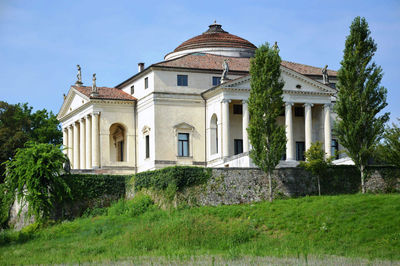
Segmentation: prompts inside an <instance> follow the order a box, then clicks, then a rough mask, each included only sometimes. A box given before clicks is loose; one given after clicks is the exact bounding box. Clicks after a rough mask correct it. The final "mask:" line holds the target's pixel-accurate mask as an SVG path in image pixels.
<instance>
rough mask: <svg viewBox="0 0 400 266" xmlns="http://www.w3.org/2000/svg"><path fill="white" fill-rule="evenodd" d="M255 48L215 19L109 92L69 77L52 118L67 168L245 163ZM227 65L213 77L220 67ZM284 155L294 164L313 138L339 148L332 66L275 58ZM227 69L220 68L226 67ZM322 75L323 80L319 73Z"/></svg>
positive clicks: (328, 149)
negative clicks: (57, 124) (281, 86)
mask: <svg viewBox="0 0 400 266" xmlns="http://www.w3.org/2000/svg"><path fill="white" fill-rule="evenodd" d="M255 49H256V47H255V46H254V45H253V44H251V43H250V42H248V41H246V40H244V39H242V38H240V37H237V36H235V35H232V34H229V33H227V32H225V31H224V30H223V29H222V28H221V25H218V24H216V23H214V24H212V25H210V26H209V29H208V30H207V31H206V32H204V33H203V34H201V35H199V36H196V37H194V38H192V39H189V40H187V41H186V42H184V43H182V44H181V45H180V46H178V47H177V48H176V49H175V50H174V51H173V52H172V53H169V54H167V55H166V56H165V60H164V61H162V62H159V63H156V64H152V65H150V66H149V67H147V68H145V67H144V64H143V63H139V72H138V73H137V74H135V75H133V76H132V77H130V78H129V79H127V80H125V81H123V82H122V83H120V84H118V85H117V86H115V87H114V88H106V87H96V86H95V85H94V86H92V87H86V86H83V85H82V84H81V83H80V82H77V83H76V84H75V85H74V86H71V88H70V90H69V93H68V95H67V96H65V97H64V103H63V105H62V107H61V110H60V112H59V114H58V119H59V120H60V122H61V125H62V130H63V144H64V146H65V147H67V148H68V149H66V150H65V152H66V153H67V155H68V157H69V159H70V162H71V166H72V168H73V169H80V170H83V171H92V172H100V173H106V172H109V173H136V172H142V171H146V170H153V169H159V168H163V167H166V166H173V165H194V166H207V167H254V165H253V164H252V162H251V160H250V158H249V156H248V152H249V149H250V148H251V147H250V144H249V140H248V136H247V131H246V128H247V126H248V124H249V113H248V108H247V99H248V98H249V94H250V79H251V77H250V75H249V66H250V58H251V57H252V56H253V55H254V51H255ZM224 61H226V62H227V64H228V66H229V71H228V72H227V78H226V79H223V80H222V83H221V74H222V72H223V70H224V69H223V63H224ZM281 71H282V76H281V78H282V79H283V80H284V81H285V86H284V94H283V100H284V102H285V106H284V107H282V115H281V116H280V117H279V118H278V123H281V124H284V125H285V126H286V136H287V140H288V141H287V146H286V156H285V158H283V160H282V162H281V163H280V166H294V165H296V162H297V161H299V160H303V159H304V158H303V153H304V150H306V149H307V148H308V147H310V145H311V143H312V142H315V141H321V142H323V143H324V147H325V152H326V153H327V154H328V155H331V154H332V153H333V152H334V151H335V150H339V149H340V148H341V147H340V146H339V144H338V142H337V140H336V139H335V137H334V136H332V133H331V130H332V124H333V120H334V119H335V115H334V114H333V113H332V104H334V101H335V95H336V92H337V91H336V89H335V85H334V84H335V82H336V72H335V71H331V70H328V71H327V74H328V75H329V79H330V83H329V82H327V81H326V79H325V80H323V76H322V68H317V67H312V66H307V65H303V64H298V63H292V62H287V61H282V66H281ZM225 72H226V71H225ZM325 78H326V76H325Z"/></svg>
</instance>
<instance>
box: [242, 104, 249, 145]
mask: <svg viewBox="0 0 400 266" xmlns="http://www.w3.org/2000/svg"><path fill="white" fill-rule="evenodd" d="M242 105H243V108H242V109H243V112H242V113H243V115H242V129H243V152H248V151H249V136H248V135H247V128H248V127H249V109H248V108H247V102H246V101H242Z"/></svg>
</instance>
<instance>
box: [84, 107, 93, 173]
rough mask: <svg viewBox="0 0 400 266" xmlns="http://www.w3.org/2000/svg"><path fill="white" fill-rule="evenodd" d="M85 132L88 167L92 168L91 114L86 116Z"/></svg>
mask: <svg viewBox="0 0 400 266" xmlns="http://www.w3.org/2000/svg"><path fill="white" fill-rule="evenodd" d="M85 126H86V128H85V133H86V138H85V141H86V149H85V150H86V169H91V168H92V135H91V124H90V115H87V116H86V123H85Z"/></svg>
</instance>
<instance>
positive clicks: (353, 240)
mask: <svg viewBox="0 0 400 266" xmlns="http://www.w3.org/2000/svg"><path fill="white" fill-rule="evenodd" d="M107 213H108V214H103V215H102V216H96V217H89V218H80V219H76V220H74V221H71V222H63V223H61V224H57V225H53V226H49V227H47V228H43V229H39V230H36V232H33V233H32V230H30V229H29V228H28V229H27V230H25V231H24V232H22V233H16V232H10V231H5V232H1V233H0V264H4V263H10V264H42V263H78V262H100V261H103V262H105V261H120V262H121V261H126V260H128V261H132V260H135V259H136V258H143V256H146V257H147V258H148V257H150V258H154V260H156V261H157V258H159V257H160V256H161V257H163V256H167V258H168V259H171V258H190V257H198V258H202V260H205V261H208V262H210V263H211V262H214V257H216V258H221V257H223V258H228V259H232V258H233V259H235V258H236V259H243V258H253V259H254V258H260V257H281V258H306V259H307V257H310V258H311V257H324V256H325V257H326V256H328V257H329V256H330V255H334V256H341V257H349V258H364V259H367V260H376V259H379V260H387V261H399V260H400V195H398V194H391V195H360V194H359V195H345V196H323V197H304V198H299V199H288V200H276V201H275V202H273V203H269V202H261V203H255V204H249V205H235V206H218V207H199V208H188V209H180V210H170V211H168V210H167V211H165V210H160V209H158V208H157V207H155V206H154V205H151V202H150V201H149V199H148V198H146V197H145V196H142V197H138V198H137V199H136V200H134V201H131V202H119V203H117V204H115V205H114V206H112V207H110V208H109V209H108V211H107ZM31 229H32V228H31ZM211 258H212V259H211Z"/></svg>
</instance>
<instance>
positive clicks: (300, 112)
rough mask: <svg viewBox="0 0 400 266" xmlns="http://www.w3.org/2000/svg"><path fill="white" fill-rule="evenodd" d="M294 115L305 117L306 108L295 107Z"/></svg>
mask: <svg viewBox="0 0 400 266" xmlns="http://www.w3.org/2000/svg"><path fill="white" fill-rule="evenodd" d="M294 115H295V116H304V108H303V107H295V108H294Z"/></svg>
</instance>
